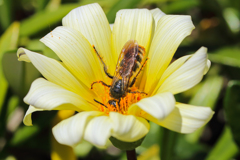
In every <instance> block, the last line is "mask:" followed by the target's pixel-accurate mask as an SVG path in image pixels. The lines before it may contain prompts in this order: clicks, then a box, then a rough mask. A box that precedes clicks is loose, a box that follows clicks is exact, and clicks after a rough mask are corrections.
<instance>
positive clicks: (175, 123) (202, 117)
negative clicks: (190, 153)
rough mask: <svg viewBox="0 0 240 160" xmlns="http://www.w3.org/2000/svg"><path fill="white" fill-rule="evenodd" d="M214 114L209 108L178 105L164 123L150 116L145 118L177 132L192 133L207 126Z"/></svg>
mask: <svg viewBox="0 0 240 160" xmlns="http://www.w3.org/2000/svg"><path fill="white" fill-rule="evenodd" d="M213 114H214V112H213V111H212V110H211V108H209V107H200V106H192V105H188V104H183V103H176V107H175V109H174V110H173V111H172V113H171V114H170V115H169V116H168V117H166V118H165V119H164V120H163V121H158V120H157V119H154V118H150V117H149V116H146V117H145V118H146V119H148V120H150V121H153V122H154V123H156V124H158V125H161V126H163V127H165V128H168V129H170V130H173V131H176V132H180V133H192V132H194V131H196V130H197V129H198V128H200V127H202V126H203V125H205V124H206V123H207V122H208V121H209V120H210V119H211V118H212V115H213Z"/></svg>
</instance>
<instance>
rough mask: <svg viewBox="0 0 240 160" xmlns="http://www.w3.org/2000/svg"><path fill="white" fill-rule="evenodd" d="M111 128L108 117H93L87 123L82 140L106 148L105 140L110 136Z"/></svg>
mask: <svg viewBox="0 0 240 160" xmlns="http://www.w3.org/2000/svg"><path fill="white" fill-rule="evenodd" d="M112 127H113V126H112V121H111V119H110V118H109V116H99V117H95V118H93V119H92V120H91V121H90V122H89V123H88V125H87V127H86V129H85V133H84V139H85V140H87V141H89V142H90V143H92V144H93V145H95V146H97V147H100V148H103V147H106V143H107V140H108V139H109V137H110V136H111V132H112Z"/></svg>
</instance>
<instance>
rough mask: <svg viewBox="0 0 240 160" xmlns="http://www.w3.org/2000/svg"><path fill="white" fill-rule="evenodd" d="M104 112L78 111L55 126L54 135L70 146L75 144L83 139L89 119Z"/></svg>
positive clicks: (59, 140)
mask: <svg viewBox="0 0 240 160" xmlns="http://www.w3.org/2000/svg"><path fill="white" fill-rule="evenodd" d="M101 114H102V112H98V111H89V112H81V113H78V114H76V115H74V116H72V117H70V118H68V119H66V120H63V121H61V122H60V123H58V124H57V125H56V126H54V127H53V129H52V131H53V135H54V137H55V138H56V140H57V141H58V142H59V143H61V144H65V145H68V146H75V145H77V144H78V143H80V142H81V141H82V139H83V136H84V132H85V128H86V126H87V125H88V123H89V121H90V120H91V119H92V118H94V117H95V116H99V115H101Z"/></svg>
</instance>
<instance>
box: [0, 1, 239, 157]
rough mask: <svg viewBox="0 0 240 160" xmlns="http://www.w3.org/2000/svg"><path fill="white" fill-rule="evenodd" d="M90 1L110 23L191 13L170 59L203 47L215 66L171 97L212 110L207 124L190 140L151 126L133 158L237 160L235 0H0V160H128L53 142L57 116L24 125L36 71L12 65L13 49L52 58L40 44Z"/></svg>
mask: <svg viewBox="0 0 240 160" xmlns="http://www.w3.org/2000/svg"><path fill="white" fill-rule="evenodd" d="M93 2H97V3H99V4H100V5H101V6H102V7H103V9H104V11H105V13H106V15H107V18H108V20H109V22H110V23H113V22H114V19H115V15H116V12H117V11H118V10H120V9H125V8H148V9H153V8H156V7H158V8H160V9H161V10H162V11H163V12H165V13H166V14H180V15H191V17H192V20H193V23H194V25H195V26H196V29H195V30H194V31H193V32H192V34H191V35H190V36H189V37H187V38H186V39H185V40H184V41H183V43H182V44H181V46H180V47H179V49H178V50H177V52H176V54H175V56H174V58H179V57H181V56H183V55H186V54H191V53H193V52H195V51H196V50H197V49H198V48H200V47H201V46H206V47H207V48H208V51H209V59H210V60H211V61H212V67H211V69H210V71H209V73H208V74H207V75H206V76H205V77H204V79H203V81H202V82H201V83H200V84H198V85H197V86H196V87H194V88H192V89H190V90H189V91H187V92H184V93H182V94H179V95H176V99H177V100H178V101H180V102H184V103H189V104H194V105H199V106H209V107H211V108H212V109H213V110H214V111H215V114H214V116H213V118H212V119H211V121H210V122H209V123H208V124H207V125H206V126H204V127H203V128H201V129H199V130H197V131H196V132H195V133H192V134H189V135H183V134H179V133H175V132H171V131H169V130H167V129H164V128H161V127H159V126H158V125H155V124H151V130H150V132H149V134H148V135H147V137H146V138H145V140H144V142H143V144H142V146H140V147H138V148H137V154H138V159H139V160H159V159H162V160H203V159H206V160H230V159H240V153H239V147H240V81H239V80H240V0H0V71H1V72H0V78H1V79H0V160H3V159H6V160H15V159H17V160H23V159H24V160H32V159H34V160H42V159H44V160H48V159H54V160H56V159H69V160H71V159H79V160H80V159H81V160H82V159H83V160H84V159H86V160H94V159H104V160H114V159H126V155H125V153H124V152H122V151H120V150H118V149H116V148H115V147H113V146H111V145H110V144H109V147H108V148H107V149H106V150H100V149H97V148H95V147H93V146H92V145H91V144H89V143H88V142H83V143H82V144H80V145H78V146H77V147H76V148H74V150H72V149H71V148H68V147H66V146H61V145H60V144H58V143H57V142H56V141H54V139H53V138H52V135H51V128H52V126H53V125H54V124H55V123H57V122H58V121H59V120H60V119H61V116H59V114H57V112H55V111H51V112H41V113H34V114H33V124H34V126H33V127H26V126H24V125H23V123H22V119H23V116H24V114H25V112H26V110H27V108H28V106H27V105H26V104H24V103H23V100H22V99H23V97H24V96H25V95H26V93H27V91H28V90H29V87H30V84H31V82H32V81H33V80H34V79H36V78H37V77H39V76H40V74H39V72H38V71H37V70H36V69H35V68H34V67H33V66H32V65H31V64H30V63H24V62H18V61H17V56H16V50H17V48H19V47H25V48H28V49H30V50H33V51H37V52H39V53H42V54H44V55H46V56H48V57H52V58H56V59H57V56H56V55H55V53H53V52H52V51H51V50H50V49H49V48H47V47H46V46H44V45H43V44H42V43H41V42H39V39H40V38H41V37H43V36H44V35H46V34H47V33H48V32H50V31H51V30H53V29H54V28H55V27H56V26H59V25H61V19H62V18H63V17H64V16H65V15H66V14H67V13H68V12H69V11H70V10H72V9H74V8H76V7H78V6H81V5H85V4H89V3H93ZM59 117H60V118H59ZM163 137H164V138H163ZM56 155H60V157H59V156H56ZM66 157H68V158H66Z"/></svg>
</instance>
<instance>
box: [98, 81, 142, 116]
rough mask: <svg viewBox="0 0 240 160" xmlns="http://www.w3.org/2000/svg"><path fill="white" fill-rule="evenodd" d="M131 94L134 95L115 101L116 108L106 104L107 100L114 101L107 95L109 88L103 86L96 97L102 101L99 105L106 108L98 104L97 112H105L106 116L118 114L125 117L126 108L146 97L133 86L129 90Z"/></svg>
mask: <svg viewBox="0 0 240 160" xmlns="http://www.w3.org/2000/svg"><path fill="white" fill-rule="evenodd" d="M103 92H104V93H103ZM131 92H134V93H127V95H126V96H125V97H122V98H121V99H120V100H118V99H116V100H115V101H116V106H114V105H111V104H109V103H108V102H109V100H114V99H112V97H111V96H110V95H109V87H107V86H104V89H103V90H102V93H99V94H98V95H99V96H100V97H101V99H102V101H101V103H103V104H104V105H105V106H106V107H105V106H102V105H100V104H98V105H99V110H100V111H102V112H105V113H106V114H109V112H118V113H121V114H124V115H127V114H128V108H129V107H130V106H131V105H132V104H134V103H137V102H138V101H140V100H141V99H143V98H145V97H146V94H142V93H141V91H139V90H138V89H137V88H136V87H135V86H133V87H132V88H131ZM118 101H119V102H118Z"/></svg>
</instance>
